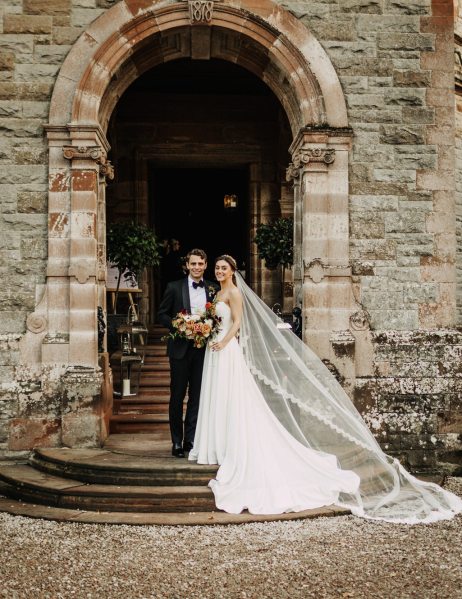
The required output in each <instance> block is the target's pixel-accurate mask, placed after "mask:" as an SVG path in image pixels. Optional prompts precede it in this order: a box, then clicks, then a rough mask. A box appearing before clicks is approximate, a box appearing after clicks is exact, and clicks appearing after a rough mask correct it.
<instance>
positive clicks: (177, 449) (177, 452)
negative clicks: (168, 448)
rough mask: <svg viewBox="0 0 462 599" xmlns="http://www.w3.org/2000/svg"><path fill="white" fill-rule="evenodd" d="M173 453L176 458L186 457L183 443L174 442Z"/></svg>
mask: <svg viewBox="0 0 462 599" xmlns="http://www.w3.org/2000/svg"><path fill="white" fill-rule="evenodd" d="M172 455H173V456H175V457H176V458H184V451H183V447H182V445H181V443H174V444H173V445H172Z"/></svg>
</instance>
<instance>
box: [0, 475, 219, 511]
mask: <svg viewBox="0 0 462 599" xmlns="http://www.w3.org/2000/svg"><path fill="white" fill-rule="evenodd" d="M0 479H1V480H3V481H4V482H5V483H6V484H7V485H9V487H10V488H9V489H8V495H9V496H11V497H13V498H14V499H22V500H26V501H33V502H37V503H41V504H45V505H52V506H56V507H63V508H68V509H83V510H88V509H90V510H92V511H97V510H104V511H109V512H112V511H122V510H126V509H128V510H129V511H131V512H158V513H159V512H190V511H196V512H197V511H209V510H212V509H213V508H214V507H215V503H214V497H213V493H212V491H211V490H210V489H209V488H208V487H207V486H185V485H180V486H159V487H157V486H153V485H149V486H140V485H137V486H128V485H126V486H119V485H109V484H88V483H82V481H80V480H72V479H70V478H62V477H59V476H56V475H52V474H48V473H45V472H41V471H39V470H36V469H35V468H33V467H32V466H29V465H19V466H3V467H2V466H0Z"/></svg>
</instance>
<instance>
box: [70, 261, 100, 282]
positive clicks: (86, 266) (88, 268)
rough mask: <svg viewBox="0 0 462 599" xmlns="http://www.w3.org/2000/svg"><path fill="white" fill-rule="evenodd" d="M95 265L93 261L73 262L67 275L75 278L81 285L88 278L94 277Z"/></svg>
mask: <svg viewBox="0 0 462 599" xmlns="http://www.w3.org/2000/svg"><path fill="white" fill-rule="evenodd" d="M96 270H97V269H96V264H95V262H94V261H93V260H84V259H81V260H75V261H74V262H73V264H72V265H71V266H69V270H68V274H69V276H70V277H75V278H76V279H77V281H78V282H79V283H80V284H82V285H83V283H86V282H87V281H88V279H89V278H90V277H96Z"/></svg>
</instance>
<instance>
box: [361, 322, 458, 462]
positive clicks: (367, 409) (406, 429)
mask: <svg viewBox="0 0 462 599" xmlns="http://www.w3.org/2000/svg"><path fill="white" fill-rule="evenodd" d="M371 342H372V346H373V348H374V351H373V354H372V356H373V358H372V368H371V371H372V375H371V376H367V377H362V376H358V377H357V378H356V389H355V391H354V396H355V403H356V406H357V407H358V409H359V410H360V411H361V413H362V414H363V416H364V418H365V420H366V422H367V423H368V425H369V427H370V428H371V430H372V431H373V432H374V434H375V435H376V437H377V439H378V441H379V442H380V443H381V445H382V447H383V448H384V449H385V450H386V452H387V453H390V454H392V455H395V456H397V457H399V458H400V460H401V461H402V462H403V463H406V464H407V465H408V466H409V467H410V468H411V469H413V470H423V469H426V468H435V466H436V464H437V462H440V463H445V462H449V463H451V462H453V463H454V462H457V461H458V460H457V457H456V455H455V454H456V453H457V451H460V441H461V439H460V432H461V425H462V418H461V413H462V412H461V408H462V362H461V357H462V334H461V333H460V332H458V331H455V330H454V331H431V332H425V331H420V332H416V331H414V332H411V331H407V332H403V331H384V332H373V333H372V336H371ZM459 463H460V462H459Z"/></svg>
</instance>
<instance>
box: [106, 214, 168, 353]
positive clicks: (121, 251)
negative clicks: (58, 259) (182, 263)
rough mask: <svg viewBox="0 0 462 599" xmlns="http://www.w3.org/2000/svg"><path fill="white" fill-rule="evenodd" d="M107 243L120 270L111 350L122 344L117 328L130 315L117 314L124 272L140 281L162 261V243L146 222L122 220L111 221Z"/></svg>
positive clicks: (110, 256)
mask: <svg viewBox="0 0 462 599" xmlns="http://www.w3.org/2000/svg"><path fill="white" fill-rule="evenodd" d="M106 245H107V259H108V262H109V263H111V264H112V265H113V266H115V267H116V268H117V270H118V278H117V286H116V290H115V298H114V313H113V314H108V317H107V321H108V322H107V328H108V331H107V344H108V349H109V351H111V350H113V349H115V348H116V347H117V345H118V343H117V332H116V331H117V328H118V327H119V326H120V325H121V324H123V321H124V320H125V318H126V317H125V316H119V315H118V314H117V299H118V295H119V288H120V281H121V279H122V275H123V276H124V278H125V279H128V280H130V279H131V280H132V281H133V283H134V284H136V282H137V281H139V280H140V277H141V274H142V272H143V270H144V269H145V268H146V267H147V266H157V265H158V264H159V262H160V259H161V253H160V247H161V245H160V243H159V242H158V241H157V238H156V235H155V233H154V231H152V230H151V229H149V228H148V227H146V226H145V225H140V224H136V223H134V222H118V223H113V224H111V225H109V227H108V230H107V237H106Z"/></svg>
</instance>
